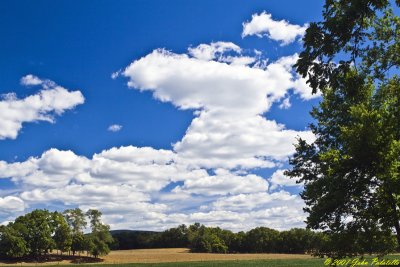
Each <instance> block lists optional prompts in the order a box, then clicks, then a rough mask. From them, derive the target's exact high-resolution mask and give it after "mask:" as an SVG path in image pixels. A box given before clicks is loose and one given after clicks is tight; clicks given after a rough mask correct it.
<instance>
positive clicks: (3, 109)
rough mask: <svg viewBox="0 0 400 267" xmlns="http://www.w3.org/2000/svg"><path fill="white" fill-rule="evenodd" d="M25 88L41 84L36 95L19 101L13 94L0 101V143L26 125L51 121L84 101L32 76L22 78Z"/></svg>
mask: <svg viewBox="0 0 400 267" xmlns="http://www.w3.org/2000/svg"><path fill="white" fill-rule="evenodd" d="M21 83H22V84H24V85H42V86H43V88H42V90H41V91H40V92H38V93H37V94H35V95H31V96H28V97H26V98H23V99H18V98H17V97H16V95H15V94H14V93H9V94H6V95H3V99H2V100H1V101H0V140H2V139H6V138H10V139H15V138H16V137H17V136H18V132H19V131H20V130H21V128H22V124H23V123H25V122H34V121H48V122H54V115H61V114H62V113H64V111H65V110H68V109H72V108H74V107H76V106H77V105H79V104H82V103H83V102H84V97H83V95H82V93H81V92H80V91H68V90H67V89H65V88H63V87H61V86H58V85H56V84H54V83H53V82H51V81H48V80H46V81H42V80H40V79H39V78H38V77H36V76H33V75H27V76H25V77H23V78H22V80H21Z"/></svg>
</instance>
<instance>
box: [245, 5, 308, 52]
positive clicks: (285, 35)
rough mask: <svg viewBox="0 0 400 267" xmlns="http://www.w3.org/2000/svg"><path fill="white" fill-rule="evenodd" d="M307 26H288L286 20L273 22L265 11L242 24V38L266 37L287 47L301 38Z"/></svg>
mask: <svg viewBox="0 0 400 267" xmlns="http://www.w3.org/2000/svg"><path fill="white" fill-rule="evenodd" d="M307 27H308V25H307V24H305V25H303V26H300V25H294V24H290V23H289V22H287V21H286V20H279V21H277V20H273V19H272V15H271V14H269V13H266V12H265V11H264V12H262V13H260V14H254V15H253V16H252V18H251V21H249V22H245V23H243V32H242V37H246V36H249V35H256V36H258V37H263V36H267V37H268V38H270V39H272V40H275V41H279V42H281V44H282V45H287V44H289V43H292V42H293V41H295V40H296V38H297V37H302V36H303V35H304V33H305V31H306V29H307Z"/></svg>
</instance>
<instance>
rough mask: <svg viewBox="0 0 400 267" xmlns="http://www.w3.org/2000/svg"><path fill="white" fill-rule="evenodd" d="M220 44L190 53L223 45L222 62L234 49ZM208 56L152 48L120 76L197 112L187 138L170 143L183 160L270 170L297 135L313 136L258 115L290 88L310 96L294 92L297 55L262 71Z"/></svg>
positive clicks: (201, 164)
mask: <svg viewBox="0 0 400 267" xmlns="http://www.w3.org/2000/svg"><path fill="white" fill-rule="evenodd" d="M223 44H224V46H222V45H221V44H220V45H219V46H216V44H215V43H213V44H211V45H209V46H207V45H204V44H203V45H200V46H198V47H196V48H191V50H190V53H191V54H196V53H194V52H193V51H197V50H199V51H204V50H207V49H206V47H208V50H211V51H214V50H216V49H217V48H220V47H223V48H220V51H221V54H220V58H222V59H223V60H224V55H223V52H224V51H225V50H226V49H228V48H231V49H233V48H232V47H234V45H233V44H231V43H229V45H227V44H226V43H223ZM215 47H217V48H215ZM227 47H228V48H227ZM224 49H225V50H224ZM236 50H237V52H240V49H239V48H237V49H236ZM199 53H200V52H199ZM211 54H212V56H209V57H205V56H201V59H198V58H197V57H199V56H197V57H190V56H189V55H186V54H174V53H171V52H168V51H165V50H154V51H153V52H152V53H150V54H149V55H147V56H145V57H143V58H141V59H139V60H136V61H134V62H133V63H132V64H131V65H130V66H128V67H127V68H126V69H125V71H124V72H123V75H124V76H126V77H128V78H129V82H128V86H130V87H133V88H137V89H139V90H150V91H153V94H154V97H155V98H156V99H159V100H161V101H169V102H172V103H173V104H174V105H175V106H177V107H178V108H181V109H197V110H198V111H197V113H196V114H197V117H196V118H195V119H194V120H193V121H192V123H191V125H190V126H189V128H188V129H187V131H186V134H185V136H184V137H183V138H182V140H181V141H179V142H177V143H176V144H174V150H175V151H176V152H177V153H178V156H179V157H180V159H181V161H182V162H184V163H185V164H187V165H191V166H193V167H206V168H228V169H229V168H235V167H241V168H255V167H272V166H273V165H274V163H273V160H282V159H284V158H286V157H287V156H288V155H290V154H292V153H293V151H294V148H293V145H292V144H293V143H294V141H295V137H296V136H301V137H303V138H305V139H308V140H310V139H312V138H313V136H312V134H311V133H310V132H307V131H293V130H287V129H285V127H284V125H280V124H278V123H276V122H275V121H271V120H267V119H265V118H264V117H263V116H261V115H262V114H263V113H264V112H266V111H268V110H269V108H270V107H271V105H272V104H273V103H274V102H276V101H279V100H280V99H282V98H283V97H285V96H286V95H287V94H288V91H289V90H293V91H294V92H296V93H299V94H300V96H302V97H303V95H304V97H305V98H308V95H305V94H303V91H302V90H298V89H296V85H297V84H302V85H303V83H301V82H300V81H299V80H301V79H302V78H300V77H298V76H297V75H296V74H294V72H293V69H292V68H293V64H295V62H296V60H297V55H296V54H295V55H292V56H288V57H283V58H281V59H279V60H277V61H276V62H273V63H271V64H269V65H267V66H266V67H265V68H259V67H258V66H257V65H254V66H248V65H236V64H227V63H226V62H221V61H218V59H217V60H212V59H214V58H215V57H214V55H213V53H211ZM205 59H208V60H205ZM310 91H311V90H310ZM278 144H279V145H278Z"/></svg>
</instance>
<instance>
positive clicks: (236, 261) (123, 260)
mask: <svg viewBox="0 0 400 267" xmlns="http://www.w3.org/2000/svg"><path fill="white" fill-rule="evenodd" d="M385 258H386V259H400V255H391V256H387V257H385ZM82 259H85V258H82ZM87 259H88V258H86V260H87ZM367 260H368V261H369V262H371V257H367ZM71 263H72V262H71V260H63V261H53V262H46V263H32V262H30V263H27V262H16V263H2V262H0V265H1V266H46V267H51V266H59V265H62V266H63V267H69V266H77V265H80V264H76V263H78V262H76V263H75V264H71ZM88 266H90V267H96V266H100V267H107V266H109V267H117V266H121V267H128V266H132V267H152V266H154V267H184V266H193V267H213V266H222V267H231V266H232V267H239V266H244V267H247V266H251V267H261V266H263V267H291V266H293V267H296V266H298V267H301V266H304V267H306V266H307V267H308V266H309V267H317V266H318V267H321V266H325V265H324V260H323V259H319V258H313V257H311V256H308V255H302V254H209V253H189V251H188V249H184V248H177V249H136V250H119V251H112V252H111V253H110V254H109V255H107V256H105V257H103V259H102V261H101V262H93V261H92V262H90V261H89V264H88ZM342 266H343V265H342ZM358 266H360V265H358ZM363 266H377V265H376V264H375V265H371V264H368V265H363Z"/></svg>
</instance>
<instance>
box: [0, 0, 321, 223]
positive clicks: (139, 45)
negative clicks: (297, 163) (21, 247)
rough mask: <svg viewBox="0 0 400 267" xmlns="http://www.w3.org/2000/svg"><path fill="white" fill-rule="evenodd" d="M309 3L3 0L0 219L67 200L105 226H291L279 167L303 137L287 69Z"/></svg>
mask: <svg viewBox="0 0 400 267" xmlns="http://www.w3.org/2000/svg"><path fill="white" fill-rule="evenodd" d="M321 10H322V4H321V3H317V2H316V1H301V2H300V1H265V0H264V1H96V2H93V1H79V3H78V2H71V1H34V2H32V1H1V2H0V34H1V36H2V41H1V42H0V58H1V60H0V77H1V79H0V94H2V99H1V100H0V101H1V102H0V111H1V112H0V119H1V121H2V122H0V222H5V221H9V220H12V219H13V218H15V217H16V216H18V215H19V214H22V213H23V212H26V211H29V210H31V209H33V208H48V209H52V210H54V209H60V210H62V209H64V208H66V207H77V206H79V207H81V208H82V209H87V208H98V209H100V210H101V211H103V213H104V220H105V221H106V222H107V223H110V224H111V226H112V228H114V229H120V228H130V229H164V228H167V227H171V226H175V225H178V224H181V223H192V222H195V221H199V222H201V223H205V224H208V225H219V226H222V227H225V228H229V229H232V230H243V229H249V228H251V227H255V226H259V225H265V226H269V227H273V228H282V229H283V228H290V227H293V226H302V220H304V214H303V213H302V211H301V207H302V205H303V204H302V201H301V199H300V198H299V197H298V195H297V194H298V192H299V190H300V189H301V188H300V187H299V186H294V185H293V182H292V181H290V180H288V179H287V178H285V177H284V175H283V174H282V171H283V170H284V169H285V168H286V167H287V157H288V156H290V154H291V153H292V152H293V147H292V143H293V142H295V139H294V138H295V136H303V137H304V138H308V139H310V140H312V135H311V134H310V133H309V132H308V131H307V124H308V123H309V122H310V121H311V118H310V116H309V115H308V112H309V110H310V108H311V106H312V105H313V104H316V103H317V102H318V97H316V96H315V95H310V91H307V90H308V89H309V88H306V87H305V85H304V80H302V79H301V78H300V77H298V76H297V75H296V74H295V73H294V71H293V69H292V65H293V63H294V62H295V60H296V53H299V52H300V51H301V42H300V39H301V36H302V34H303V33H304V29H305V27H306V24H307V23H309V22H311V21H316V20H319V19H320V14H321ZM282 20H285V21H286V22H283V21H282ZM246 25H247V27H246ZM157 49H158V50H157ZM113 74H114V75H113ZM112 76H114V78H112ZM264 98H265V99H264ZM50 121H51V122H50ZM113 125H114V127H112V126H113ZM110 127H111V128H110ZM111 129H114V131H111Z"/></svg>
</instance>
